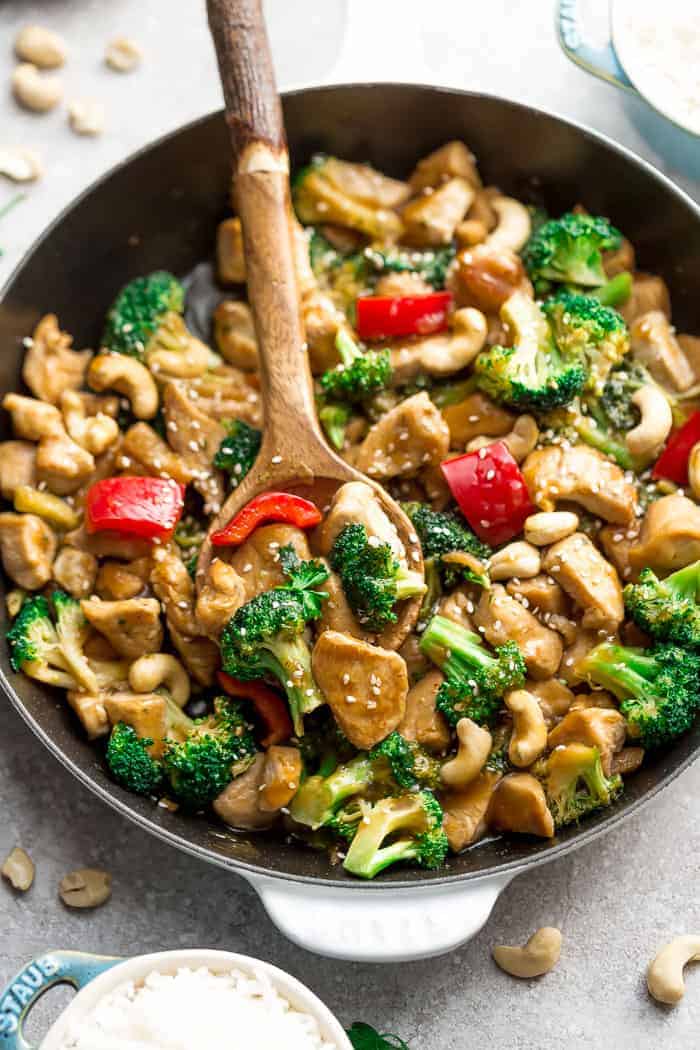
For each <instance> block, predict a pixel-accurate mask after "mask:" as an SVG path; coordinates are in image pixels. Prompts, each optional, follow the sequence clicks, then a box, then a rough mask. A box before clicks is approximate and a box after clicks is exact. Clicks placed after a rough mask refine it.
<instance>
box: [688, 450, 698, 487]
mask: <svg viewBox="0 0 700 1050" xmlns="http://www.w3.org/2000/svg"><path fill="white" fill-rule="evenodd" d="M688 483H689V485H690V491H691V492H692V493H693V496H694V497H695V499H697V500H700V441H699V442H697V444H695V445H693V447H692V449H691V450H690V457H689V459H688Z"/></svg>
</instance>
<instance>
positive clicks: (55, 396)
mask: <svg viewBox="0 0 700 1050" xmlns="http://www.w3.org/2000/svg"><path fill="white" fill-rule="evenodd" d="M72 343H73V340H72V338H71V337H70V336H69V335H68V333H67V332H62V331H61V330H60V328H59V327H58V319H57V317H56V316H55V314H46V316H45V317H42V319H41V320H40V321H39V323H38V325H37V326H36V328H35V329H34V334H33V336H32V339H31V342H30V345H29V347H28V349H27V352H26V354H25V355H24V362H23V365H22V379H23V380H24V381H25V383H26V384H27V386H28V387H29V389H30V390H31V392H32V393H33V394H34V396H35V397H38V398H41V400H42V401H48V402H49V404H52V405H57V404H58V402H59V401H60V400H61V394H62V393H63V392H64V391H65V390H80V388H81V387H82V386H84V385H85V372H86V370H87V366H88V365H89V363H90V358H91V357H92V351H91V350H81V351H79V352H77V351H75V350H71V345H72Z"/></svg>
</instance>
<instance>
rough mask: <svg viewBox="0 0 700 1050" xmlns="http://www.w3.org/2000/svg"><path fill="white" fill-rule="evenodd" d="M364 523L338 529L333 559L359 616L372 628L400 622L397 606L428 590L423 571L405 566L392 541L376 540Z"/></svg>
mask: <svg viewBox="0 0 700 1050" xmlns="http://www.w3.org/2000/svg"><path fill="white" fill-rule="evenodd" d="M374 539H375V538H374V537H369V536H368V535H367V529H366V528H365V526H364V525H360V524H351V525H346V526H345V527H344V528H343V529H341V531H340V532H339V533H338V535H337V537H336V539H335V542H334V544H333V547H332V548H331V552H330V556H329V560H330V563H331V568H332V569H333V570H334V571H335V572H337V573H338V575H339V576H340V580H341V583H342V585H343V590H344V592H345V596H346V598H347V600H348V604H349V605H350V608H351V609H352V611H353V612H354V614H355V616H356V617H357V619H358V620H359V622H360V623H361V624H362V626H363V627H366V628H367V630H369V631H377V632H378V631H381V630H382V629H383V628H384V627H386V625H387V624H389V623H395V622H396V613H395V612H394V606H395V605H396V603H397V602H400V601H403V599H404V598H410V597H411V596H412V595H414V594H424V593H425V590H426V587H425V582H424V580H423V577H422V575H421V573H419V572H414V571H412V570H410V569H407V568H405V567H404V566H403V565H401V564H400V562H399V561H398V559H397V558H396V557H395V555H394V552H393V551H392V549H391V547H390V546H389V544H388V543H380V542H372V541H373V540H374Z"/></svg>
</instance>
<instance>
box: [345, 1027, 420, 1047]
mask: <svg viewBox="0 0 700 1050" xmlns="http://www.w3.org/2000/svg"><path fill="white" fill-rule="evenodd" d="M348 1038H349V1039H350V1042H351V1043H352V1045H353V1047H354V1048H355V1050H410V1047H409V1046H408V1043H404V1041H403V1039H399V1037H398V1036H397V1035H380V1034H379V1032H377V1031H376V1030H375V1029H374V1028H372V1026H371V1025H368V1024H364V1023H363V1022H362V1021H355V1023H354V1024H353V1025H351V1027H350V1028H348Z"/></svg>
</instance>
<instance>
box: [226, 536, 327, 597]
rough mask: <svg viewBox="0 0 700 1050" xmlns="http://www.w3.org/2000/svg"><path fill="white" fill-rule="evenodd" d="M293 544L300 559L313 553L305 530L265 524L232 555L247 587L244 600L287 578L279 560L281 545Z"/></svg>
mask: <svg viewBox="0 0 700 1050" xmlns="http://www.w3.org/2000/svg"><path fill="white" fill-rule="evenodd" d="M289 546H291V547H293V548H294V550H295V551H296V553H297V554H298V556H299V558H300V559H301V561H308V560H309V558H310V557H311V552H310V551H309V543H308V540H307V539H306V533H305V532H303V531H302V530H301V529H297V528H296V527H295V526H294V525H281V524H280V525H262V526H260V527H259V528H257V529H256V530H255V531H254V532H253V533H251V535H250V536H249V537H248V539H247V540H246V541H245V543H242V544H241V545H240V547H237V548H236V549H235V551H234V552H233V554H232V555H231V565H232V567H233V568H234V569H235V571H236V572H237V573H238V575H239V577H240V579H241V581H242V583H243V587H244V592H245V601H246V602H249V601H250V599H251V598H254V597H255V595H256V594H261V593H262V591H269V590H270V588H271V587H281V586H282V584H284V583H286V582H287V578H286V576H285V575H284V573H283V572H282V566H281V565H280V560H279V551H280V547H289Z"/></svg>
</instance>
